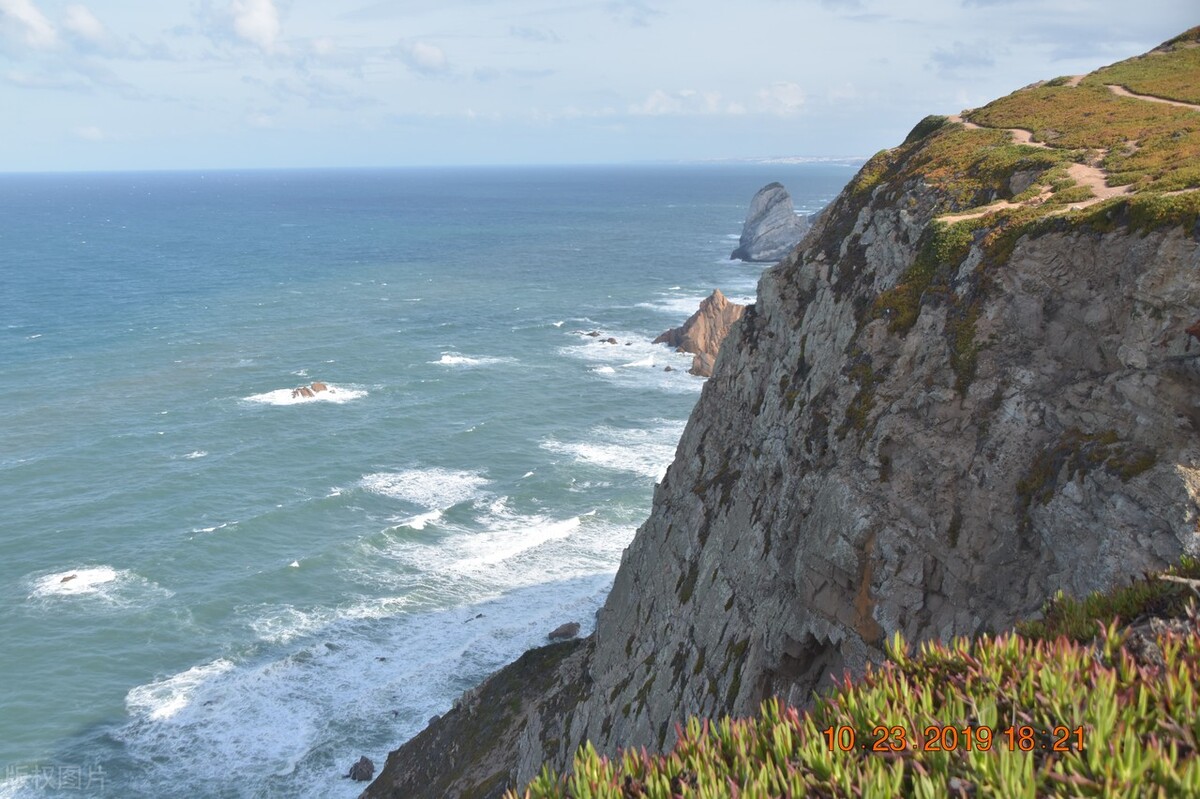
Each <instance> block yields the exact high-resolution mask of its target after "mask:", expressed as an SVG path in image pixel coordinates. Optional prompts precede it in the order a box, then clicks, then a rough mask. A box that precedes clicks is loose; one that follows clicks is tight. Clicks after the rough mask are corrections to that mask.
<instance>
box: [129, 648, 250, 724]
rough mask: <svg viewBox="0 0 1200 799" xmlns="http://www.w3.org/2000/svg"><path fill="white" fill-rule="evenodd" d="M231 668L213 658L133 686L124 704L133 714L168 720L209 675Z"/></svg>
mask: <svg viewBox="0 0 1200 799" xmlns="http://www.w3.org/2000/svg"><path fill="white" fill-rule="evenodd" d="M232 668H233V663H231V662H230V661H228V660H225V659H223V658H222V659H220V660H214V661H213V662H212V663H207V664H205V665H203V666H193V667H192V668H190V669H188V670H187V671H185V672H181V673H180V674H176V675H174V676H172V677H167V678H166V679H162V680H158V681H156V682H152V683H149V684H147V685H139V686H137V687H136V688H133V689H131V690H130V691H129V693H128V694H126V696H125V707H126V709H127V710H128V711H129V713H130V715H132V716H134V717H139V716H140V717H145V718H148V719H151V720H154V721H161V720H163V719H169V718H171V717H173V716H175V715H176V714H178V713H179V711H181V710H183V709H184V708H186V707H187V706H188V705H189V704H190V703H191V701H192V698H193V696H194V695H195V694H196V693H197V691H199V690H200V688H201V687H202V686H203V685H204V684H205V683H206V682H208V681H209V680H210V679H212V678H213V677H215V676H217V675H218V674H223V673H225V672H227V671H229V670H230V669H232Z"/></svg>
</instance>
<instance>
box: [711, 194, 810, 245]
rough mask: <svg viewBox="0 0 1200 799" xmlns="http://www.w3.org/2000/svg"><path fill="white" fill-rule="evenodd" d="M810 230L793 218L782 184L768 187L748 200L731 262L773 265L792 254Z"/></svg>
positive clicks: (801, 220) (806, 221)
mask: <svg viewBox="0 0 1200 799" xmlns="http://www.w3.org/2000/svg"><path fill="white" fill-rule="evenodd" d="M810 227H812V223H811V222H810V221H809V218H808V217H806V216H799V215H797V214H796V210H795V207H794V206H793V205H792V196H791V195H790V194H788V192H787V189H785V188H784V187H783V184H782V183H768V184H767V185H766V186H763V187H762V188H761V189H759V190H758V193H756V194H755V195H754V198H753V199H752V200H750V212H749V214H747V215H746V222H745V224H743V225H742V235H741V237H740V238H739V239H738V246H737V249H736V250H734V251H733V252H732V253H731V254H730V255H729V257H730V259H731V260H742V261H756V262H767V263H770V262H774V261H778V260H780V259H781V258H783V256H785V255H787V254H788V253H789V252H791V250H792V248H793V247H795V246H796V245H797V244H799V243H800V239H802V238H804V234H805V233H807V232H808V229H809V228H810Z"/></svg>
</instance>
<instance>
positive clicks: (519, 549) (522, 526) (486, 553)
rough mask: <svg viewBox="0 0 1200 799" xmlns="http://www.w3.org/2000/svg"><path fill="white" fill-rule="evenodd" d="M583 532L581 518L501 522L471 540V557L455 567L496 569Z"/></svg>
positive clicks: (467, 569)
mask: <svg viewBox="0 0 1200 799" xmlns="http://www.w3.org/2000/svg"><path fill="white" fill-rule="evenodd" d="M577 529H579V517H578V516H575V517H572V518H570V519H563V520H561V521H552V520H550V519H546V518H545V517H541V516H531V517H523V518H522V517H518V518H511V519H505V520H502V521H499V522H498V523H497V524H496V525H495V526H494V527H493V529H492V530H489V531H488V532H485V533H476V534H474V535H471V536H469V539H468V540H469V544H468V547H469V551H470V552H471V553H472V554H471V555H470V556H469V557H466V558H463V559H462V560H459V561H458V562H456V563H454V564H453V568H455V569H457V570H459V571H474V570H477V569H479V568H481V567H486V566H494V565H496V564H498V563H503V562H504V561H506V560H510V559H511V558H513V557H515V556H516V555H519V554H521V553H523V552H527V551H529V550H531V549H536V548H537V547H540V546H541V545H542V544H545V543H547V542H549V541H555V540H558V539H562V538H566V537H567V536H569V535H571V533H572V532H574V531H575V530H577Z"/></svg>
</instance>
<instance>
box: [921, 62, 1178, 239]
mask: <svg viewBox="0 0 1200 799" xmlns="http://www.w3.org/2000/svg"><path fill="white" fill-rule="evenodd" d="M1084 77H1085V76H1084V75H1074V76H1072V77H1071V79H1070V80H1069V81H1068V82H1067V85H1068V86H1072V87H1073V86H1078V85H1079V82H1080V81H1081V80H1083V79H1084ZM1105 86H1106V87H1107V88H1108V90H1109V91H1111V92H1112V93H1113V94H1116V95H1118V96H1120V97H1132V98H1134V99H1135V100H1146V101H1149V102H1152V103H1165V104H1166V105H1173V106H1177V107H1179V108H1190V109H1192V110H1193V111H1200V105H1195V104H1193V103H1184V102H1180V101H1178V100H1167V99H1165V98H1162V97H1154V96H1152V95H1149V94H1134V93H1133V92H1131V91H1129V90H1128V89H1126V88H1125V87H1124V86H1118V85H1116V84H1113V83H1106V84H1105ZM946 118H947V119H948V120H949V121H951V122H957V123H958V124H960V125H962V126H963V127H964V128H966V129H967V130H981V129H983V126H982V125H977V124H975V123H974V122H971V121H970V120H968V119H965V118H964V117H963V116H962V114H953V115H951V116H948V117H946ZM988 130H1004V131H1007V132H1008V135H1009V136H1012V140H1013V142H1014V143H1016V144H1025V145H1028V146H1030V147H1046V148H1049V146H1050V145H1048V144H1046V143H1045V142H1040V141H1034V140H1033V131H1030V130H1026V129H1024V128H988ZM1105 155H1107V152H1105V151H1097V158H1096V162H1097V163H1099V161H1100V160H1101V159H1103V157H1104V156H1105ZM1067 174H1068V175H1070V176H1071V179H1072V180H1074V181H1075V184H1076V185H1078V186H1087V187H1088V188H1089V189H1090V190H1091V192H1092V196H1091V197H1089V198H1088V199H1086V200H1081V201H1079V202H1077V203H1071V204H1070V205H1069V206H1066V207H1064V208H1061V209H1056V210H1055V211H1053V212H1052V213H1055V214H1065V213H1067V212H1068V211H1077V210H1079V209H1081V208H1087V207H1088V206H1089V205H1095V204H1096V203H1099V202H1103V201H1105V200H1107V199H1110V198H1112V197H1121V196H1124V195H1127V194H1132V193H1133V187H1132V186H1110V185H1108V173H1107V172H1105V171H1104V170H1103V169H1101V168H1100V167H1098V166H1091V165H1089V164H1071V165H1070V166H1069V167H1068V168H1067ZM1192 191H1198V189H1194V188H1193V189H1181V190H1179V191H1173V192H1169V193H1170V194H1183V193H1184V192H1192ZM1050 194H1051V192H1050V189H1049V188H1044V189H1043V190H1042V193H1041V194H1039V195H1038V196H1037V197H1036V198H1034V199H1032V200H1029V201H1027V202H1024V203H1014V202H1009V201H1008V200H999V201H997V202H994V203H991V204H990V205H986V206H984V207H983V208H980V209H978V210H975V211H968V212H966V213H962V214H944V215H942V216H940V217H938V219H940V220H941V221H943V222H949V223H951V224H953V223H955V222H961V221H963V220H964V219H978V218H979V217H981V216H986V215H987V214H991V213H995V212H996V211H1003V210H1004V209H1006V208H1021V207H1023V206H1026V205H1034V204H1040V203H1043V202H1045V201H1046V199H1047V198H1048V197H1049V196H1050Z"/></svg>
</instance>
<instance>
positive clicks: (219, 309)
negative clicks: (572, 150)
mask: <svg viewBox="0 0 1200 799" xmlns="http://www.w3.org/2000/svg"><path fill="white" fill-rule="evenodd" d="M852 174H853V168H852V167H849V166H845V165H838V164H772V165H765V164H763V165H746V164H742V165H726V164H719V165H718V164H713V165H695V166H656V167H649V166H647V167H621V168H614V167H609V168H601V167H576V168H565V167H564V168H550V167H546V168H521V169H517V168H494V169H485V168H471V169H466V168H464V169H424V170H422V169H408V170H354V171H349V170H320V171H262V172H254V171H250V172H208V173H200V172H188V173H182V172H181V173H126V174H54V175H3V176H0V367H2V371H0V640H2V641H3V643H4V645H3V646H2V647H0V769H2V771H0V797H3V799H12V798H14V797H21V798H22V799H28V798H29V797H73V796H112V797H121V798H122V799H126V798H127V797H160V796H165V795H186V796H192V797H323V798H328V797H332V798H333V799H338V797H345V799H351V798H352V797H354V796H357V794H358V793H359V791H360V790H361V789H362V787H363V786H362V784H360V783H352V782H351V781H350V780H347V779H343V778H342V775H343V774H345V773H346V771H347V770H348V768H349V767H350V765H351V764H352V763H354V761H356V760H357V759H358V757H359V756H360V755H367V756H368V757H370V758H371V759H372V760H374V761H375V763H376V766H377V767H382V765H383V762H384V760H385V758H386V755H387V752H388V751H389V750H391V749H394V748H396V747H397V746H398V745H399V744H400V743H401V742H402V741H404V740H406V739H407V738H409V737H411V736H412V735H414V734H415V733H417V732H418V731H420V729H421V728H422V727H423V726H424V725H425V723H426V722H427V720H428V719H429V717H431V716H432V715H434V714H436V713H441V712H444V711H445V710H446V709H447V708H448V707H449V706H450V705H451V703H452V702H453V700H454V698H455V697H456V696H458V695H459V694H461V693H462V692H463V691H464V690H466V689H468V688H470V687H471V686H473V685H475V684H476V683H478V682H479V681H480V680H481V679H482V678H483V677H484V676H486V675H487V674H488V673H489V672H491V671H493V670H495V669H496V668H498V667H500V666H501V665H503V664H504V663H506V662H508V661H510V660H512V659H514V658H515V657H516V656H518V655H519V654H520V653H521V652H523V651H524V650H526V649H528V648H531V647H534V646H537V645H540V644H542V643H544V642H545V640H546V634H547V632H549V631H550V630H552V629H553V628H555V627H556V626H558V625H559V624H562V623H564V622H568V621H578V622H580V623H581V624H582V626H583V633H584V634H586V633H587V632H589V631H590V629H591V627H592V623H593V618H594V614H595V611H596V610H597V608H598V607H599V606H600V605H601V604H602V602H603V600H604V597H605V594H606V592H607V591H608V589H609V587H610V586H611V584H612V576H613V574H614V572H615V570H616V568H617V565H618V564H619V562H620V557H621V553H622V551H623V549H624V547H625V546H626V545H627V544H628V543H629V541H630V540H631V538H632V536H633V534H634V531H635V530H636V528H637V526H638V525H639V524H640V523H641V522H642V521H643V520H644V519H645V518H646V516H647V514H648V511H649V507H650V501H651V495H652V491H653V486H654V483H655V481H656V480H657V479H659V478H660V477H661V475H662V473H663V471H664V470H665V469H666V467H667V465H668V464H669V463H670V461H671V459H672V457H673V455H674V451H675V446H676V443H677V441H678V439H679V435H680V433H681V432H682V430H683V426H684V423H685V421H686V419H687V416H688V414H689V412H690V411H691V409H692V407H693V405H694V404H695V401H696V399H697V397H698V396H699V392H700V390H701V388H702V386H703V380H701V379H699V378H696V377H693V376H691V375H689V374H687V368H688V366H689V365H690V362H691V357H690V356H687V355H681V354H676V353H673V352H671V351H669V350H668V349H667V348H666V347H664V346H662V345H653V344H651V343H650V342H651V340H652V339H653V338H654V337H655V336H656V335H657V334H659V333H661V332H662V331H663V330H666V329H667V328H669V327H673V326H676V325H678V324H680V323H681V322H682V321H683V320H684V319H686V318H687V316H688V315H690V314H691V313H692V312H693V311H694V310H695V308H696V306H697V304H698V303H699V301H700V300H701V299H702V298H703V297H704V296H706V295H707V294H708V293H710V292H711V290H712V289H714V288H720V289H722V290H723V291H724V292H725V293H726V294H727V295H729V296H730V297H731V298H732V299H735V300H738V301H752V299H753V296H754V290H755V284H756V282H757V278H758V275H759V274H760V272H761V267H760V266H752V265H747V264H742V263H738V262H732V261H729V260H728V255H729V252H730V251H731V250H732V249H733V247H734V246H736V241H737V236H738V233H739V232H740V229H741V223H742V220H743V217H744V215H745V213H746V210H747V208H748V205H749V202H750V198H751V197H752V196H753V194H754V192H755V191H756V190H757V189H758V188H759V187H761V186H763V185H764V184H766V183H768V182H770V181H773V180H779V181H781V182H783V183H784V184H785V185H786V186H787V187H788V189H789V190H790V192H791V193H792V195H793V198H794V199H795V202H796V206H797V210H800V211H807V212H813V211H817V210H819V209H820V208H821V207H823V206H824V205H825V204H827V203H828V202H829V201H830V200H832V199H833V197H834V196H835V195H836V193H837V192H838V191H839V190H840V189H841V187H842V186H843V185H844V184H845V182H846V181H847V180H848V179H849V178H850V177H851V175H852ZM593 331H598V332H601V333H602V334H603V335H602V336H601V337H595V336H589V335H587V334H588V333H590V332H593ZM610 336H611V337H614V338H616V339H617V341H618V343H617V344H615V345H614V344H609V343H606V342H605V341H603V340H602V339H605V338H608V337H610ZM667 366H671V367H674V371H665V370H664V368H665V367H667ZM314 381H320V382H324V383H326V384H327V385H328V387H329V389H328V391H324V392H319V393H316V394H314V396H313V397H306V396H304V395H302V394H301V395H295V396H294V394H293V390H294V389H295V388H297V387H299V386H304V385H309V384H311V383H313V382H314Z"/></svg>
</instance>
